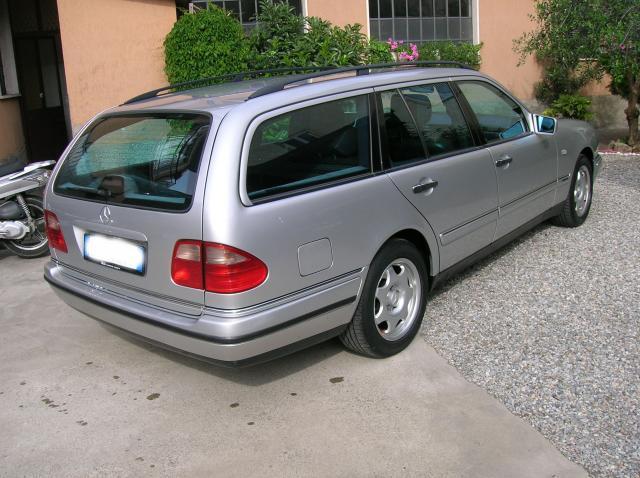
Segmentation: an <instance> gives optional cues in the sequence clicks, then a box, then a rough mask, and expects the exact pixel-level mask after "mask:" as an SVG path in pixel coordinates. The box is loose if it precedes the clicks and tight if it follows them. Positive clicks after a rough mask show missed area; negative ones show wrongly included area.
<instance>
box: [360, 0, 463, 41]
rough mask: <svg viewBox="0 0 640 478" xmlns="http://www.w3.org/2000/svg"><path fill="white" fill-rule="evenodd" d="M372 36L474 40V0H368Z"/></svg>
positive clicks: (384, 38)
mask: <svg viewBox="0 0 640 478" xmlns="http://www.w3.org/2000/svg"><path fill="white" fill-rule="evenodd" d="M369 17H370V19H371V20H370V21H371V23H370V31H371V37H372V38H376V39H378V40H382V41H386V40H387V39H389V38H393V39H395V40H405V41H410V42H414V43H422V42H426V41H435V40H452V41H473V21H472V1H471V0H369Z"/></svg>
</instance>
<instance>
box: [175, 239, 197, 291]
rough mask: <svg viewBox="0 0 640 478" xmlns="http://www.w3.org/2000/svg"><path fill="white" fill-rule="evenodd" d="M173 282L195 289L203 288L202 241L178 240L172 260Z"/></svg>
mask: <svg viewBox="0 0 640 478" xmlns="http://www.w3.org/2000/svg"><path fill="white" fill-rule="evenodd" d="M171 278H172V279H173V282H175V283H176V284H178V285H183V286H185V287H192V288H194V289H202V288H203V283H204V282H203V276H202V242H200V241H189V240H182V241H178V242H176V245H175V247H174V248H173V259H172V261H171Z"/></svg>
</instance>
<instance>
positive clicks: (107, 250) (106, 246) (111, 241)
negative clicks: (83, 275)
mask: <svg viewBox="0 0 640 478" xmlns="http://www.w3.org/2000/svg"><path fill="white" fill-rule="evenodd" d="M146 252H147V251H146V247H145V246H144V245H143V244H140V243H137V242H132V241H127V240H126V239H120V238H119V237H110V236H103V235H100V234H85V235H84V258H85V259H86V260H88V261H91V262H96V263H98V264H101V265H103V266H105V267H110V268H111V269H117V270H123V271H127V272H133V273H135V274H140V275H142V274H144V273H145V265H146V255H147V254H146Z"/></svg>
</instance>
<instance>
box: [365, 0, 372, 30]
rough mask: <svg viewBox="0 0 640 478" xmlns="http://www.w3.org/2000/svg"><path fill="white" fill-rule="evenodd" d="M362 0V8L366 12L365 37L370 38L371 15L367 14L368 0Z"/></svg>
mask: <svg viewBox="0 0 640 478" xmlns="http://www.w3.org/2000/svg"><path fill="white" fill-rule="evenodd" d="M363 1H364V9H365V11H366V12H367V24H366V25H365V26H364V28H365V29H366V30H365V31H366V32H367V38H371V17H370V16H369V0H363Z"/></svg>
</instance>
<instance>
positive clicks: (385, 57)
mask: <svg viewBox="0 0 640 478" xmlns="http://www.w3.org/2000/svg"><path fill="white" fill-rule="evenodd" d="M393 61H394V59H393V56H392V55H391V50H390V49H389V44H388V43H386V42H382V41H379V40H375V39H373V38H372V39H371V40H369V47H368V51H367V63H368V64H370V65H376V64H378V63H391V62H393Z"/></svg>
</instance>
